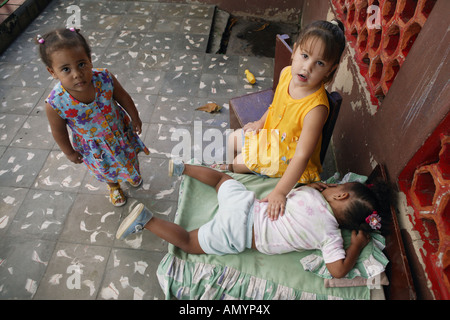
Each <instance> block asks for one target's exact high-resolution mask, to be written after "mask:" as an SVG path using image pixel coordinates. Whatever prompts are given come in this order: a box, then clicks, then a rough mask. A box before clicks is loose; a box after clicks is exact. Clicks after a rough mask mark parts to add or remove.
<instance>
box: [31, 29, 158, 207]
mask: <svg viewBox="0 0 450 320" xmlns="http://www.w3.org/2000/svg"><path fill="white" fill-rule="evenodd" d="M36 40H37V42H38V44H39V52H40V56H41V59H42V61H43V62H44V64H45V65H46V67H47V70H48V71H49V72H50V74H51V75H52V76H53V78H54V79H57V80H59V83H58V84H56V85H55V87H54V88H53V90H52V92H51V93H50V95H49V96H48V98H47V100H46V113H47V117H48V120H49V123H50V127H51V131H52V135H53V137H54V139H55V141H56V143H57V144H58V146H59V147H60V148H61V150H62V151H63V152H64V154H65V155H66V157H67V158H68V159H69V160H70V161H72V162H73V163H76V164H78V163H82V162H84V163H85V164H86V166H87V167H88V168H89V171H90V172H91V173H92V174H93V175H94V176H95V177H96V178H97V180H99V181H101V182H106V183H107V185H108V188H109V191H110V199H111V202H112V204H113V205H114V206H123V205H124V204H125V203H126V197H125V195H124V193H123V191H122V189H121V187H120V182H122V181H127V182H129V183H130V184H131V185H132V186H134V187H138V186H139V185H140V184H141V183H142V178H141V175H140V171H139V161H138V153H139V152H140V151H143V152H144V153H145V154H149V151H148V149H147V147H146V146H145V145H144V143H143V142H142V141H141V140H140V138H139V137H138V134H140V133H141V130H142V122H141V119H140V118H139V113H138V111H137V109H136V106H135V104H134V102H133V100H132V99H131V97H130V95H129V94H128V93H127V92H126V91H125V90H124V88H123V87H122V86H121V85H120V83H119V82H118V81H117V79H116V78H115V77H114V75H112V74H111V73H110V72H109V71H108V70H106V69H93V67H92V61H91V49H90V47H89V45H88V44H87V42H86V40H85V38H84V37H83V36H82V35H81V34H80V33H79V31H78V30H76V29H74V28H71V29H58V30H54V31H51V32H49V33H47V34H45V35H44V36H40V35H38V36H37V39H36ZM130 118H131V120H130ZM67 126H69V128H70V129H71V131H72V141H70V138H69V132H68V130H67Z"/></svg>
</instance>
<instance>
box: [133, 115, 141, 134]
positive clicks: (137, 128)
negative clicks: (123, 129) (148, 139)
mask: <svg viewBox="0 0 450 320" xmlns="http://www.w3.org/2000/svg"><path fill="white" fill-rule="evenodd" d="M131 125H132V126H133V132H134V133H136V134H141V133H142V121H141V119H140V118H137V119H133V120H131Z"/></svg>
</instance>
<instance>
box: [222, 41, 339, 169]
mask: <svg viewBox="0 0 450 320" xmlns="http://www.w3.org/2000/svg"><path fill="white" fill-rule="evenodd" d="M288 39H289V37H288V36H287V35H277V38H276V43H275V61H274V75H273V86H272V88H269V89H266V90H263V91H259V92H255V93H250V94H246V95H243V96H240V97H236V98H232V99H231V100H230V128H231V129H234V130H236V129H239V128H242V127H243V126H244V125H245V124H246V123H248V122H252V121H256V120H259V119H260V118H261V117H262V115H263V114H264V113H265V112H266V110H267V108H268V107H269V106H270V104H271V103H272V100H273V96H274V93H275V89H276V87H277V85H278V80H279V78H280V73H281V70H283V68H284V67H286V66H289V65H290V64H291V56H292V49H291V47H290V46H289V44H288V43H287V41H288ZM327 96H328V102H329V104H330V114H329V116H328V119H327V121H326V123H325V125H324V127H323V130H322V146H321V151H320V161H321V163H323V160H324V159H325V154H326V152H327V149H328V145H329V143H330V140H331V136H332V134H333V129H334V125H335V124H336V120H337V117H338V115H339V109H340V107H341V102H342V97H341V95H340V94H339V93H338V92H331V93H328V92H327Z"/></svg>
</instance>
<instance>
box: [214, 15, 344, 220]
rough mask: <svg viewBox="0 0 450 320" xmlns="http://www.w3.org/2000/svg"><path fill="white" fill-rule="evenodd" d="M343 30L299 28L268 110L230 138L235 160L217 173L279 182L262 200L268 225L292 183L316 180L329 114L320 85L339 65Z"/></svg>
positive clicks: (332, 25) (335, 25)
mask: <svg viewBox="0 0 450 320" xmlns="http://www.w3.org/2000/svg"><path fill="white" fill-rule="evenodd" d="M343 30H344V26H343V24H342V23H341V22H340V21H337V20H334V21H332V22H327V21H316V22H313V23H312V24H310V25H308V26H307V27H306V28H304V29H303V30H302V31H301V33H300V34H299V37H298V39H297V41H296V43H295V44H294V47H293V52H292V64H291V66H289V67H286V68H284V69H283V70H282V71H281V74H280V81H279V84H278V86H277V89H276V91H275V96H274V99H273V102H272V105H271V106H270V107H269V108H268V110H267V111H266V113H265V114H264V115H263V116H262V117H261V119H259V120H258V121H255V122H252V123H248V124H247V125H245V126H244V127H243V128H242V129H239V130H237V131H235V132H234V133H233V134H231V135H230V140H229V142H228V148H230V149H229V150H230V151H231V150H232V151H234V154H235V155H236V156H235V158H234V160H233V162H232V163H231V164H229V165H226V167H222V168H221V169H228V170H230V171H233V172H237V173H256V174H260V175H263V176H267V177H277V178H280V177H281V179H280V181H279V182H278V184H277V186H276V187H275V189H274V190H273V191H272V192H271V193H270V194H269V195H268V196H267V197H266V198H265V199H263V201H268V208H267V213H268V215H269V217H271V218H272V219H277V217H278V215H279V214H283V213H284V206H285V203H286V196H287V194H288V193H289V191H291V189H292V188H293V187H294V186H295V185H296V184H297V182H300V183H305V184H306V183H312V182H316V181H319V180H320V172H321V171H322V166H321V163H320V145H321V141H322V129H323V125H324V124H325V121H326V120H327V117H328V113H329V104H328V99H327V94H326V91H325V87H324V83H327V82H328V81H330V80H331V79H332V78H333V75H334V72H335V70H336V68H337V66H338V64H339V61H340V58H341V55H342V52H343V50H344V47H345V36H344V31H343ZM229 154H233V153H232V152H231V153H229Z"/></svg>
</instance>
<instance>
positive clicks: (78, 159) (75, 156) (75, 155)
mask: <svg viewBox="0 0 450 320" xmlns="http://www.w3.org/2000/svg"><path fill="white" fill-rule="evenodd" d="M66 157H67V159H69V160H70V161H72V162H73V163H75V164H79V163H83V156H82V155H81V153H79V152H77V151H75V150H74V151H73V152H72V153H71V154H66Z"/></svg>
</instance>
